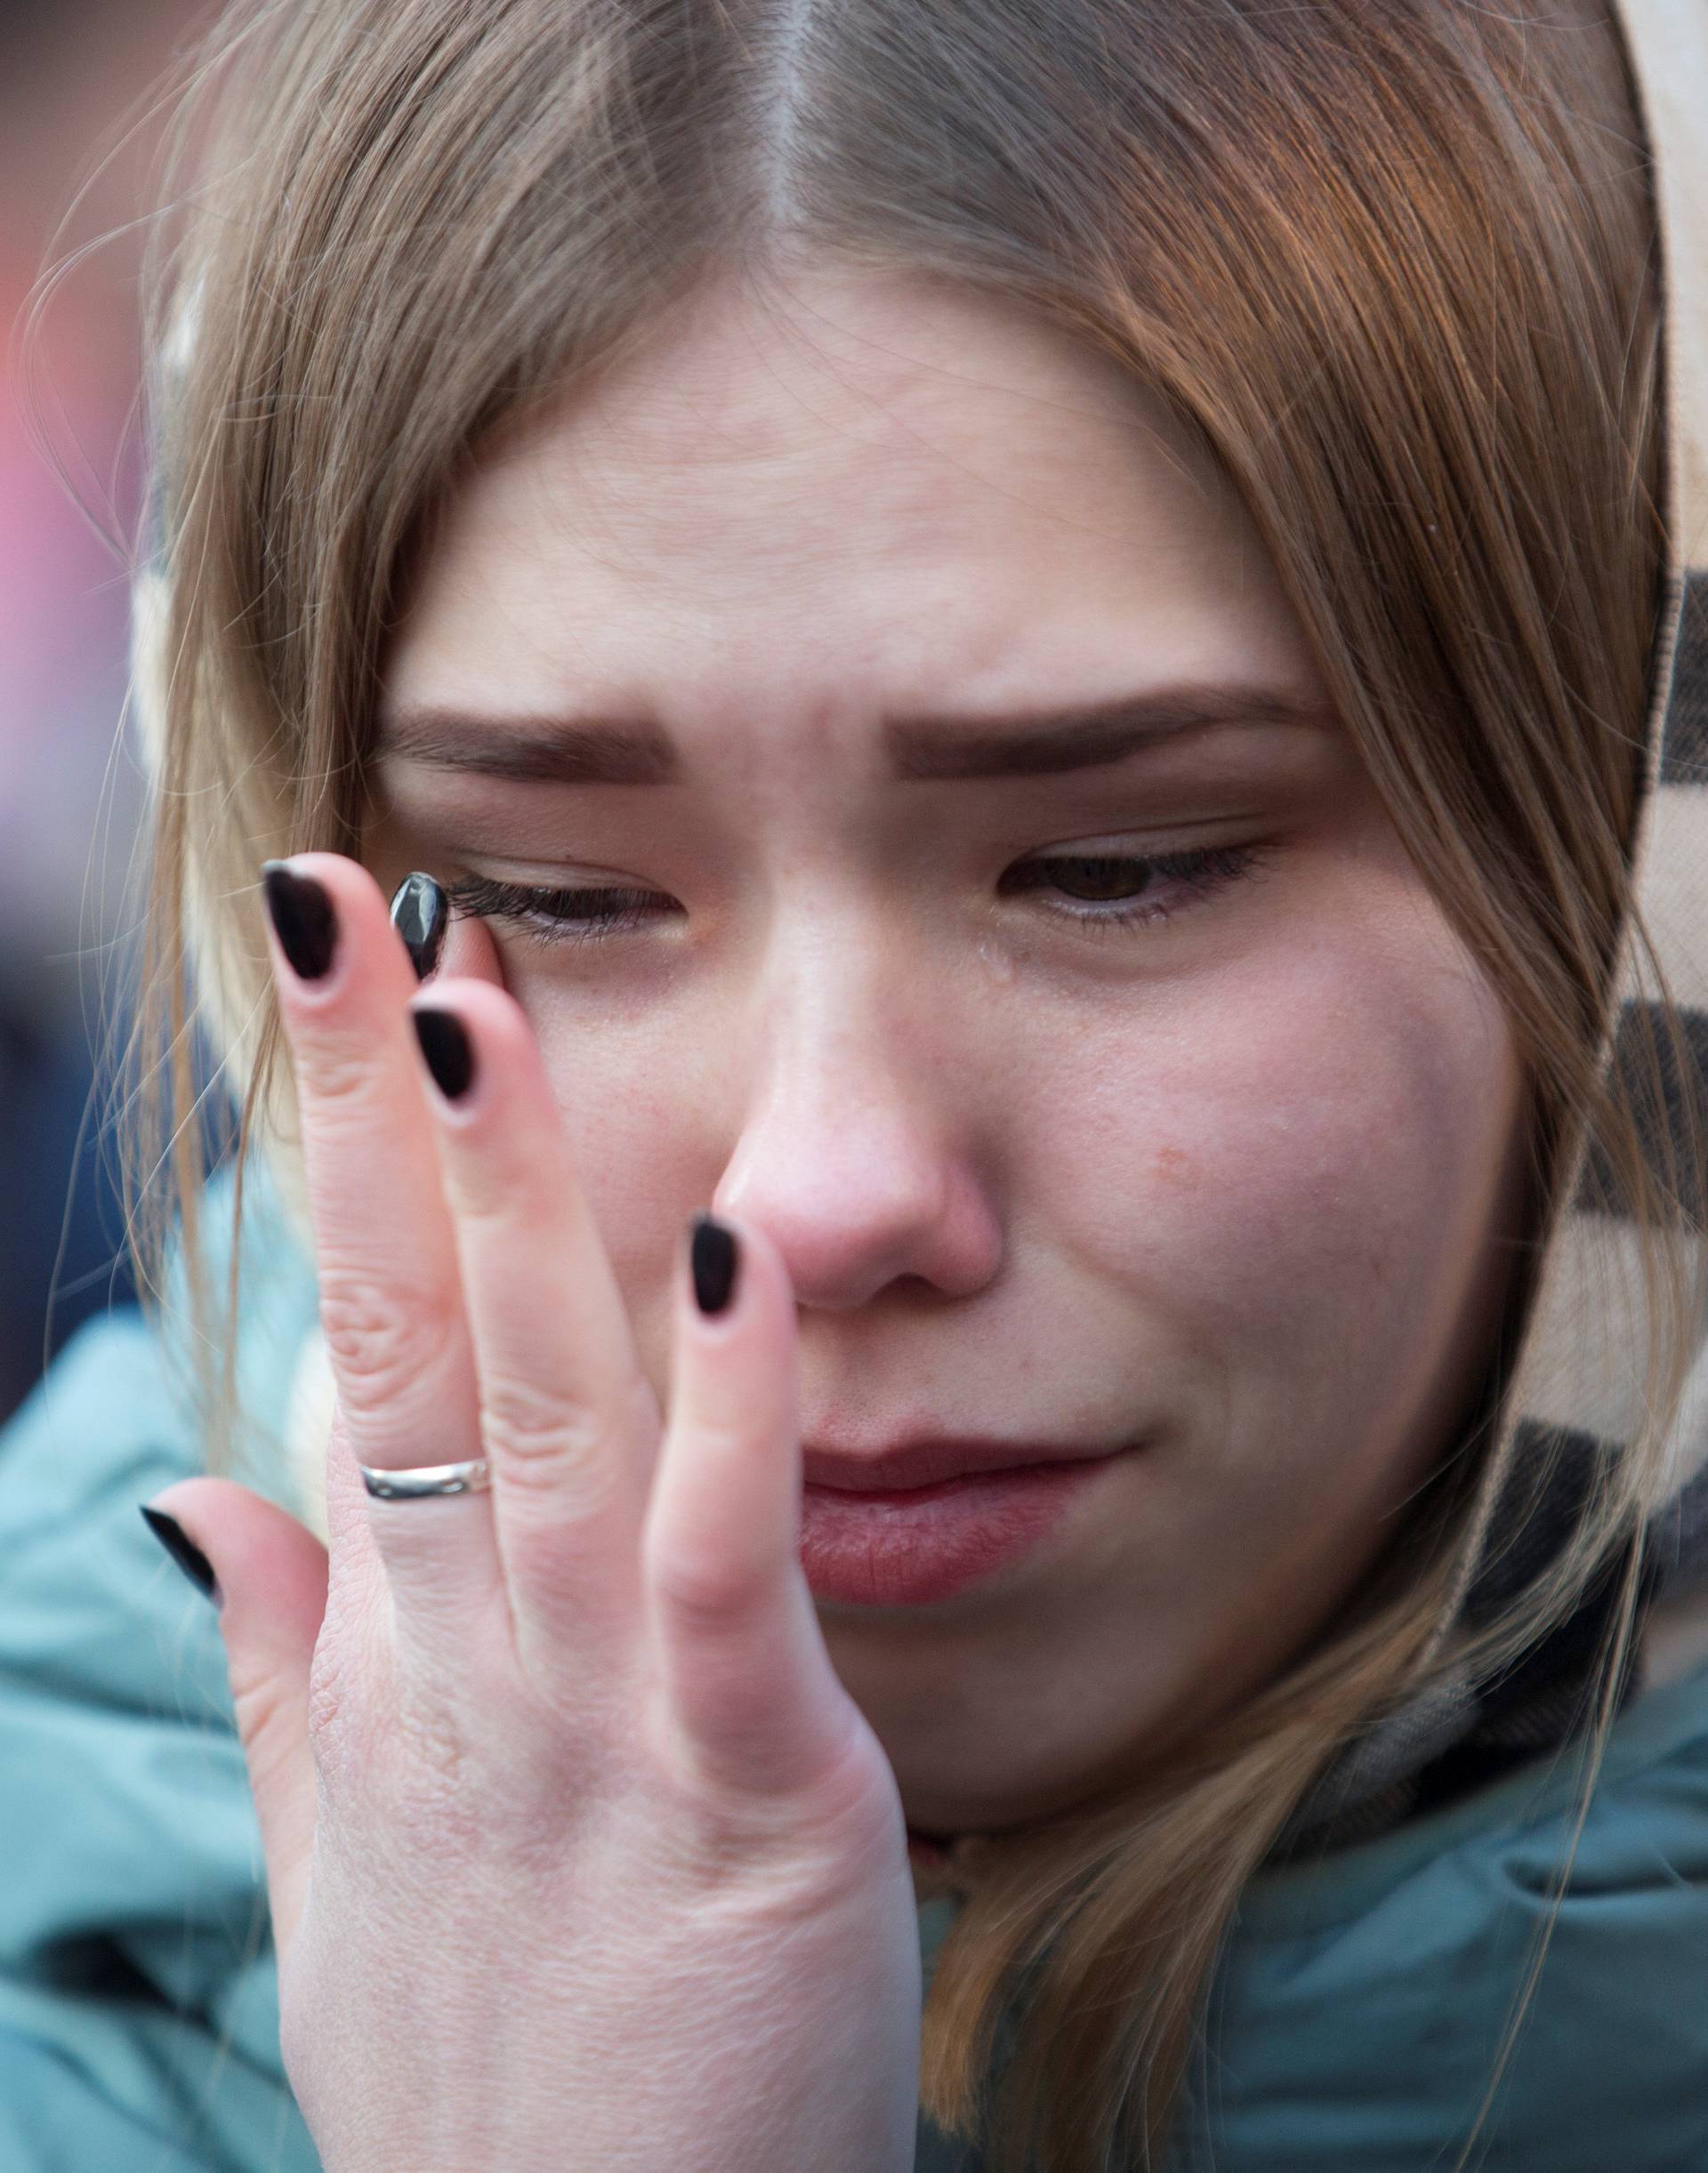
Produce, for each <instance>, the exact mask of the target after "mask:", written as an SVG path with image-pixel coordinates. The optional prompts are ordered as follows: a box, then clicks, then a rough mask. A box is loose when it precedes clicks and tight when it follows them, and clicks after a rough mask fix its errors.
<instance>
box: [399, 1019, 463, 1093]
mask: <svg viewBox="0 0 1708 2173" xmlns="http://www.w3.org/2000/svg"><path fill="white" fill-rule="evenodd" d="M409 1016H410V1017H411V1018H413V1019H414V1020H415V1039H416V1040H417V1041H418V1042H420V1043H421V1053H422V1057H423V1060H424V1062H425V1064H426V1066H427V1068H428V1070H429V1071H430V1072H431V1074H433V1084H434V1085H435V1086H436V1087H437V1088H438V1089H439V1092H440V1093H441V1094H442V1095H443V1096H444V1097H445V1099H446V1100H447V1101H456V1100H457V1099H460V1097H461V1096H463V1095H464V1094H466V1093H467V1092H468V1091H469V1089H470V1087H471V1085H472V1084H473V1083H474V1048H473V1045H472V1043H471V1042H470V1040H469V1034H468V1029H467V1027H466V1026H464V1025H463V1021H462V1020H461V1019H460V1018H458V1017H457V1015H456V1013H455V1011H440V1010H435V1009H434V1008H433V1007H432V1005H431V1004H428V1003H416V1004H412V1005H411V1006H410V1010H409Z"/></svg>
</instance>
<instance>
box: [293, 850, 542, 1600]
mask: <svg viewBox="0 0 1708 2173" xmlns="http://www.w3.org/2000/svg"><path fill="white" fill-rule="evenodd" d="M447 906H448V901H447V898H446V897H445V893H444V891H443V889H441V888H440V886H439V884H438V883H437V882H436V881H434V879H433V878H432V877H431V875H429V874H427V873H424V872H423V871H420V870H416V871H413V872H412V873H409V874H408V875H406V876H405V877H404V879H403V881H401V882H400V883H399V885H398V886H397V888H396V889H395V890H393V892H392V894H391V905H390V909H389V910H390V913H391V925H392V927H393V928H394V929H395V930H397V933H398V937H399V940H400V941H401V943H402V944H403V946H404V949H405V951H406V953H407V954H408V957H409V962H410V964H411V966H412V967H413V969H414V970H415V975H416V977H417V979H418V981H419V982H420V983H421V985H422V986H426V985H427V984H428V983H430V982H431V981H432V980H433V978H434V976H435V975H436V974H455V975H457V976H458V977H464V976H466V977H468V978H471V979H477V980H484V981H493V982H496V983H498V984H499V985H500V986H502V985H503V981H504V967H503V963H502V961H501V959H500V957H499V953H498V946H497V945H496V944H495V942H494V941H493V939H492V934H491V931H490V930H489V929H488V928H487V924H486V922H484V921H482V920H480V919H479V918H478V917H476V916H475V915H473V914H471V913H459V914H455V915H453V914H452V913H450V912H449V911H448V910H447ZM371 1500H372V1497H371V1496H370V1495H369V1493H368V1491H367V1487H366V1486H365V1485H363V1483H362V1476H361V1473H360V1472H359V1470H358V1469H357V1468H356V1457H355V1453H354V1452H353V1450H352V1449H351V1447H350V1443H349V1441H348V1439H347V1438H346V1437H345V1436H344V1433H343V1430H342V1428H337V1429H334V1433H333V1436H332V1437H331V1438H330V1439H329V1441H328V1444H327V1454H326V1530H327V1537H328V1539H330V1540H331V1541H333V1542H334V1552H336V1551H337V1549H338V1548H339V1546H340V1545H341V1544H342V1549H343V1553H344V1556H345V1557H346V1558H348V1559H350V1560H355V1559H356V1558H357V1557H367V1558H368V1559H369V1560H370V1561H371V1562H372V1565H373V1574H374V1576H375V1579H380V1578H383V1576H384V1573H385V1572H384V1569H383V1565H382V1564H381V1562H380V1558H379V1553H378V1549H377V1547H376V1545H375V1539H374V1533H373V1527H372V1520H371V1518H370V1516H369V1504H370V1501H371Z"/></svg>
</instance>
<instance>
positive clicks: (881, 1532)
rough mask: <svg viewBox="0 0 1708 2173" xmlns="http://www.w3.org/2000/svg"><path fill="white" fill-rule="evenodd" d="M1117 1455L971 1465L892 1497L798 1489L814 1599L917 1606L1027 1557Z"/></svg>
mask: <svg viewBox="0 0 1708 2173" xmlns="http://www.w3.org/2000/svg"><path fill="white" fill-rule="evenodd" d="M1113 1461H1115V1460H1114V1459H1113V1458H1112V1457H1108V1456H1096V1457H1082V1458H1081V1459H1079V1461H1076V1462H1074V1463H1061V1464H1027V1465H1023V1466H1021V1467H1020V1468H1019V1469H1016V1470H1012V1471H982V1472H980V1471H973V1472H969V1473H967V1474H966V1475H965V1476H964V1477H961V1478H958V1479H943V1480H941V1481H939V1484H938V1485H935V1486H913V1487H908V1488H907V1489H906V1491H904V1492H900V1493H845V1492H844V1491H843V1490H842V1488H840V1487H835V1486H807V1487H804V1488H803V1489H802V1506H801V1566H802V1569H804V1570H805V1572H806V1575H807V1582H808V1584H809V1586H810V1588H811V1590H812V1596H813V1598H815V1599H826V1600H834V1601H840V1602H842V1603H843V1604H844V1605H847V1606H866V1607H921V1606H929V1605H930V1604H931V1602H932V1601H933V1600H939V1599H949V1598H953V1597H954V1596H955V1593H957V1592H959V1591H962V1590H964V1588H965V1587H967V1586H968V1585H971V1584H976V1583H977V1582H978V1581H979V1580H980V1579H981V1578H985V1577H988V1576H991V1575H992V1574H994V1573H995V1571H997V1570H999V1569H1005V1568H1006V1567H1007V1566H1008V1565H1010V1564H1011V1563H1013V1562H1018V1561H1019V1559H1020V1557H1022V1556H1023V1555H1026V1554H1029V1553H1030V1552H1031V1550H1032V1549H1033V1548H1035V1546H1037V1545H1038V1544H1039V1543H1040V1541H1043V1539H1044V1538H1045V1537H1046V1536H1047V1535H1048V1534H1049V1533H1051V1531H1053V1530H1054V1529H1055V1527H1056V1525H1058V1524H1059V1522H1060V1521H1061V1519H1062V1517H1064V1516H1066V1514H1067V1513H1068V1508H1069V1507H1070V1505H1071V1504H1072V1502H1073V1500H1074V1497H1075V1496H1076V1494H1077V1493H1080V1492H1081V1491H1082V1489H1083V1488H1084V1487H1085V1486H1087V1485H1090V1484H1091V1482H1092V1479H1093V1478H1094V1477H1096V1475H1097V1474H1098V1473H1099V1472H1100V1471H1101V1470H1103V1469H1106V1468H1107V1467H1108V1465H1109V1464H1110V1463H1112V1462H1113Z"/></svg>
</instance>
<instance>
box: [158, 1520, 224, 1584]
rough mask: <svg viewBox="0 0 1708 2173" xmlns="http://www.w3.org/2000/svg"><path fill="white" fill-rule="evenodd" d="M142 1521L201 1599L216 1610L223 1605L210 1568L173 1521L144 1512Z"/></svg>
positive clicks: (190, 1540)
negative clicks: (210, 1601) (212, 1604)
mask: <svg viewBox="0 0 1708 2173" xmlns="http://www.w3.org/2000/svg"><path fill="white" fill-rule="evenodd" d="M142 1521H143V1523H144V1524H146V1525H148V1527H149V1531H150V1532H152V1533H153V1534H154V1536H155V1537H156V1539H157V1540H158V1541H159V1542H160V1544H161V1545H162V1546H163V1547H164V1548H165V1550H166V1552H167V1553H168V1554H169V1555H170V1556H171V1557H172V1558H173V1561H174V1562H175V1563H176V1564H177V1565H178V1566H179V1568H180V1569H181V1570H182V1571H183V1573H184V1574H185V1576H186V1577H188V1578H189V1581H190V1582H191V1583H192V1584H193V1585H194V1586H195V1587H196V1590H197V1591H198V1592H199V1593H200V1594H201V1595H202V1597H203V1598H204V1599H211V1600H212V1601H213V1602H214V1606H216V1607H219V1606H223V1605H224V1604H225V1595H224V1594H223V1593H222V1591H221V1590H220V1587H219V1582H218V1580H217V1579H216V1578H215V1576H214V1565H213V1564H212V1563H211V1562H210V1561H209V1560H208V1558H207V1557H206V1556H205V1554H204V1553H203V1552H202V1550H201V1549H200V1548H199V1547H198V1546H197V1544H196V1542H195V1541H194V1540H193V1539H191V1537H190V1536H189V1533H188V1532H186V1531H185V1529H184V1527H183V1526H182V1525H181V1524H180V1523H179V1521H178V1519H177V1518H176V1517H169V1516H167V1514H166V1512H165V1509H147V1508H145V1509H143V1511H142Z"/></svg>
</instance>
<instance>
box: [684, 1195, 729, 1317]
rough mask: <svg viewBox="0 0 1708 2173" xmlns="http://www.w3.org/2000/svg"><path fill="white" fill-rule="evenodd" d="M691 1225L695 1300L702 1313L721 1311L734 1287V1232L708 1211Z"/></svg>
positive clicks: (690, 1251)
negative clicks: (708, 1213)
mask: <svg viewBox="0 0 1708 2173" xmlns="http://www.w3.org/2000/svg"><path fill="white" fill-rule="evenodd" d="M692 1227H693V1232H694V1238H693V1243H692V1245H691V1247H690V1249H689V1258H690V1261H691V1264H692V1266H693V1269H694V1302H695V1304H696V1305H697V1306H698V1307H699V1308H700V1310H701V1312H702V1313H721V1312H722V1310H723V1308H725V1306H727V1305H728V1304H729V1297H730V1293H731V1292H733V1291H734V1289H735V1287H736V1268H737V1260H738V1255H737V1249H736V1234H735V1232H734V1231H733V1230H732V1229H730V1228H729V1227H727V1226H726V1225H725V1224H723V1223H721V1222H719V1221H717V1220H715V1219H713V1217H712V1216H711V1215H696V1216H695V1218H694V1221H693V1225H692Z"/></svg>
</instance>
